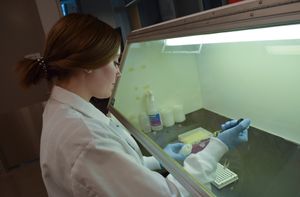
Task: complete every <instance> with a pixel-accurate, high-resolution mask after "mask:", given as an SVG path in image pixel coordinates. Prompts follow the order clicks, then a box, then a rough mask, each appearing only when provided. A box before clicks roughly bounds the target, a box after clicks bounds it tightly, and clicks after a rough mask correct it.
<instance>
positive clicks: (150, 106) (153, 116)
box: [146, 91, 163, 131]
mask: <svg viewBox="0 0 300 197" xmlns="http://www.w3.org/2000/svg"><path fill="white" fill-rule="evenodd" d="M146 98H147V100H146V103H147V111H148V116H149V120H150V125H151V129H152V130H153V131H159V130H162V128H163V124H162V121H161V115H160V113H159V111H158V109H157V107H156V104H155V100H154V96H153V94H152V92H151V91H148V92H147V93H146Z"/></svg>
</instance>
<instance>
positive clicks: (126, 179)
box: [40, 86, 227, 197]
mask: <svg viewBox="0 0 300 197" xmlns="http://www.w3.org/2000/svg"><path fill="white" fill-rule="evenodd" d="M111 121H112V120H111V119H109V118H108V117H106V116H105V115H104V114H103V113H102V112H100V111H99V110H98V109H97V108H95V107H94V106H93V105H92V104H90V103H89V102H86V101H85V100H83V99H82V98H81V97H79V96H77V95H76V94H73V93H71V92H69V91H67V90H65V89H63V88H60V87H58V86H54V88H53V90H52V94H51V97H50V99H49V101H48V102H47V104H46V107H45V111H44V114H43V131H42V138H41V152H40V163H41V169H42V176H43V180H44V183H45V185H46V188H47V192H48V195H49V197H71V196H76V197H86V196H101V197H102V196H113V197H117V196H122V197H123V196H130V197H140V196H149V197H153V196H180V194H181V195H183V196H187V195H188V194H187V192H186V190H185V189H184V188H183V187H182V186H181V185H180V184H179V183H178V182H177V181H176V180H175V179H174V178H173V177H172V176H171V175H169V176H168V177H167V178H164V177H163V176H162V175H160V174H159V173H157V172H154V171H152V170H151V169H155V168H157V169H158V168H159V162H158V161H157V160H156V159H155V158H154V157H143V156H142V154H141V151H140V149H139V147H138V145H137V144H136V142H135V141H134V139H133V138H132V137H131V136H130V135H129V134H128V133H127V132H125V131H124V130H122V129H117V128H116V126H115V124H114V123H112V122H111ZM226 151H227V147H226V145H224V144H223V143H222V142H221V141H219V140H218V139H212V140H211V142H210V143H209V145H208V146H207V147H206V148H205V149H204V150H203V151H201V152H199V153H198V154H191V155H190V156H189V157H188V158H187V159H186V161H185V163H184V166H185V169H186V170H188V171H189V172H190V173H191V174H193V175H194V176H195V177H196V178H198V179H199V180H201V181H202V182H204V183H209V182H211V181H212V180H213V179H214V177H213V176H214V175H213V174H214V173H213V172H214V170H215V169H216V164H217V162H218V160H219V159H220V158H221V156H222V155H223V154H224V153H225V152H226Z"/></svg>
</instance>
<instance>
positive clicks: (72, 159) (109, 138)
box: [17, 14, 250, 197]
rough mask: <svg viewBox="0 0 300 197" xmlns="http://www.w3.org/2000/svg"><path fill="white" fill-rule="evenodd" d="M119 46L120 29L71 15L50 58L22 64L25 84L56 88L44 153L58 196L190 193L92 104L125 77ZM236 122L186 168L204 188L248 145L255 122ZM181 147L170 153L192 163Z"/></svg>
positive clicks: (59, 26) (52, 43)
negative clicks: (236, 149)
mask: <svg viewBox="0 0 300 197" xmlns="http://www.w3.org/2000/svg"><path fill="white" fill-rule="evenodd" d="M119 48H120V37H119V34H118V32H116V31H114V29H113V28H112V27H110V26H109V25H107V24H105V23H103V22H102V21H100V20H98V19H97V18H95V17H93V16H90V15H83V14H70V15H68V16H66V17H63V18H61V19H60V20H59V21H58V22H57V23H56V24H55V25H54V27H53V28H52V29H51V31H50V32H49V35H48V37H47V42H46V46H45V50H44V53H43V57H40V58H37V59H23V60H22V61H20V63H19V64H18V65H17V70H18V72H19V74H20V76H21V83H22V85H23V86H25V87H29V86H31V85H34V84H37V83H39V82H40V81H41V80H42V79H43V78H45V79H47V80H48V82H49V83H50V84H52V90H51V95H50V98H49V100H48V102H47V104H46V106H45V110H44V114H43V130H42V138H41V151H40V164H41V169H42V176H43V180H44V183H45V185H46V188H47V192H48V194H49V196H50V197H68V196H78V197H83V196H131V197H134V196H136V197H137V196H151V197H153V196H180V195H184V196H186V195H188V193H187V192H186V190H185V189H184V188H183V187H182V186H181V185H180V184H179V183H178V182H177V181H176V180H175V179H174V178H173V177H172V176H171V175H169V176H168V177H167V178H164V177H163V176H161V175H160V174H159V173H156V172H154V171H152V170H153V169H159V168H160V164H159V162H158V161H157V160H156V159H155V158H154V157H144V156H142V154H141V152H140V149H139V147H138V145H137V144H136V142H135V141H134V139H133V138H132V137H131V136H130V135H129V134H128V132H126V131H124V130H122V129H119V128H118V127H116V125H115V123H114V122H113V121H112V120H111V119H110V118H108V117H106V116H105V115H104V114H103V113H102V112H101V111H99V110H98V109H97V108H95V107H94V106H93V105H92V104H90V103H89V100H90V99H91V97H96V98H108V97H110V96H111V93H112V89H113V87H114V84H115V81H116V79H117V78H118V77H120V70H119V68H118V62H117V61H118V58H119V55H120V49H119ZM235 123H236V122H234V121H232V122H229V123H227V126H226V129H227V130H225V131H224V132H222V133H221V135H220V137H219V138H212V139H211V140H210V143H209V144H208V146H207V147H206V148H205V149H204V150H203V151H201V152H199V153H198V154H191V155H190V156H188V157H187V158H186V159H185V161H184V167H185V169H186V170H188V171H189V172H190V173H191V174H193V175H194V176H195V177H196V178H198V179H199V180H200V181H202V182H203V183H204V184H208V183H209V182H211V181H212V180H213V179H214V171H215V169H216V164H217V162H218V160H219V159H220V158H221V156H222V155H223V154H224V153H225V152H226V151H227V150H228V147H230V146H229V145H232V144H234V145H237V144H239V143H240V142H242V141H246V137H247V130H246V129H247V128H248V127H249V124H250V121H249V120H244V121H242V122H241V123H239V124H238V125H237V126H234V127H232V125H233V124H235ZM241 136H242V137H241ZM177 146H178V145H176V144H170V145H168V146H167V147H166V148H165V151H166V152H167V153H168V154H169V155H170V156H171V157H173V158H174V159H184V157H182V155H180V154H179V153H178V147H177ZM180 146H181V145H180ZM179 148H180V147H179Z"/></svg>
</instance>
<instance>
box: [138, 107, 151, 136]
mask: <svg viewBox="0 0 300 197" xmlns="http://www.w3.org/2000/svg"><path fill="white" fill-rule="evenodd" d="M139 123H140V127H141V129H142V131H144V132H145V133H149V132H151V124H150V120H149V117H148V115H147V114H146V113H145V112H141V113H140V115H139Z"/></svg>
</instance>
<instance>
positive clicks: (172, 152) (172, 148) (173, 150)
mask: <svg viewBox="0 0 300 197" xmlns="http://www.w3.org/2000/svg"><path fill="white" fill-rule="evenodd" d="M183 146H184V144H183V143H174V144H168V145H167V146H166V147H165V148H164V151H165V152H166V153H167V154H168V155H169V156H170V157H172V158H173V159H175V160H176V161H178V162H183V161H184V159H185V158H186V156H184V155H183V154H180V153H179V151H180V150H181V148H182V147H183Z"/></svg>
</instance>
